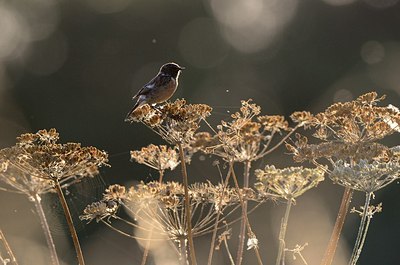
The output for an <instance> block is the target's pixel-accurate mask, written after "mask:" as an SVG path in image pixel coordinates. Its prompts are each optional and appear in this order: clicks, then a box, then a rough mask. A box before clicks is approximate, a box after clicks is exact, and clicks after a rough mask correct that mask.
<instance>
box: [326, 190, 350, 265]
mask: <svg viewBox="0 0 400 265" xmlns="http://www.w3.org/2000/svg"><path fill="white" fill-rule="evenodd" d="M352 196H353V191H352V190H351V189H350V188H347V187H346V188H345V190H344V193H343V197H342V203H341V204H340V208H339V212H338V215H337V218H336V222H335V226H334V227H333V231H332V235H331V238H330V240H329V243H328V246H327V248H326V250H325V254H324V257H323V258H322V261H321V265H331V264H332V261H333V257H334V256H335V252H336V248H337V245H338V243H339V238H340V234H341V232H342V228H343V225H344V221H345V220H346V215H347V212H348V210H349V205H350V201H351V198H352Z"/></svg>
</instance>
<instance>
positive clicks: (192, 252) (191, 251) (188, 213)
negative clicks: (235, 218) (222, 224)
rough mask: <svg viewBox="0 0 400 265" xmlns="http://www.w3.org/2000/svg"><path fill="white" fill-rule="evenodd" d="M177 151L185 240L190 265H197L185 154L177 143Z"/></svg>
mask: <svg viewBox="0 0 400 265" xmlns="http://www.w3.org/2000/svg"><path fill="white" fill-rule="evenodd" d="M178 149H179V156H180V160H181V170H182V177H183V186H184V190H185V214H186V225H187V239H188V242H189V254H190V260H191V264H192V265H197V262H196V254H195V250H194V243H193V235H192V213H191V210H190V201H189V189H188V186H189V183H188V176H187V170H186V163H185V154H184V152H183V148H182V144H180V143H178Z"/></svg>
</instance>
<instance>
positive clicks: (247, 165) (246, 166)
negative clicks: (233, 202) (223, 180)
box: [236, 161, 251, 265]
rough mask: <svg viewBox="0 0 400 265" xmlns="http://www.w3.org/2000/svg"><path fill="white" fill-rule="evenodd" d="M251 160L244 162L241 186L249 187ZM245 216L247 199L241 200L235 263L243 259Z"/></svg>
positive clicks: (239, 262)
mask: <svg viewBox="0 0 400 265" xmlns="http://www.w3.org/2000/svg"><path fill="white" fill-rule="evenodd" d="M250 167H251V162H250V161H246V162H244V172H243V188H248V187H249V176H250ZM245 216H247V201H243V205H242V217H243V218H242V219H241V220H240V233H239V245H238V250H237V254H236V264H237V265H241V264H242V260H243V250H244V240H245V238H246V218H245Z"/></svg>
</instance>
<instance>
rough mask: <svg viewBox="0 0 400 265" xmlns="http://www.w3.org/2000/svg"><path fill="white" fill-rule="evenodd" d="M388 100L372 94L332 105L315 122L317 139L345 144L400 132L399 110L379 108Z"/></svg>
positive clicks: (369, 140)
mask: <svg viewBox="0 0 400 265" xmlns="http://www.w3.org/2000/svg"><path fill="white" fill-rule="evenodd" d="M384 98H385V97H384V96H383V97H380V98H378V95H377V93H376V92H370V93H367V94H364V95H362V96H360V97H358V98H357V99H356V100H353V101H350V102H345V103H335V104H333V105H331V106H330V107H328V108H327V109H326V110H325V111H324V112H321V113H318V114H317V115H315V118H314V120H313V122H312V123H313V125H314V126H316V127H317V128H318V129H319V130H320V131H318V132H316V134H315V137H317V138H320V139H322V140H327V139H328V140H329V139H336V140H339V141H342V142H345V143H357V142H372V141H377V140H379V139H382V138H384V137H385V136H388V135H390V134H392V133H394V132H396V131H398V125H399V124H400V112H399V111H398V109H397V108H396V107H394V106H392V105H389V106H386V107H378V106H377V105H378V103H380V102H381V101H382V100H383V99H384ZM396 127H397V130H396Z"/></svg>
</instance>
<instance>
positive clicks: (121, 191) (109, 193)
mask: <svg viewBox="0 0 400 265" xmlns="http://www.w3.org/2000/svg"><path fill="white" fill-rule="evenodd" d="M125 196H126V190H125V187H124V186H121V185H118V184H114V185H111V186H109V187H108V188H107V189H106V190H105V192H104V194H103V199H104V200H106V201H110V200H112V201H121V200H123V199H124V198H125Z"/></svg>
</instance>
